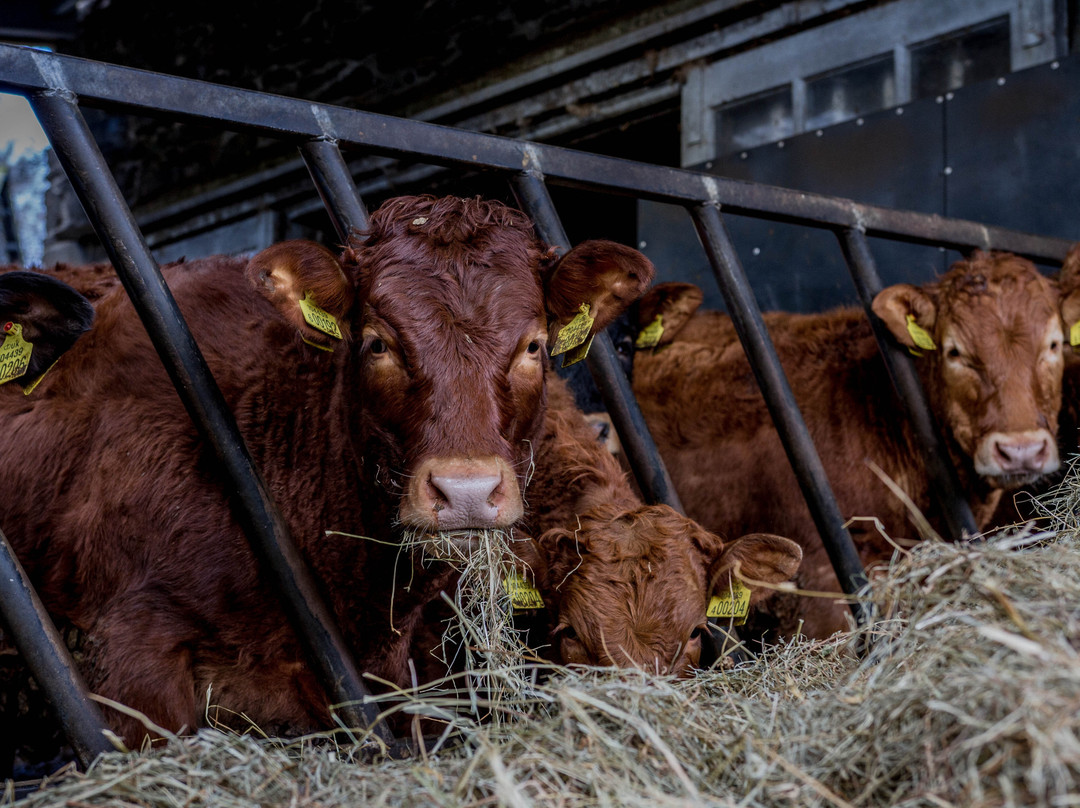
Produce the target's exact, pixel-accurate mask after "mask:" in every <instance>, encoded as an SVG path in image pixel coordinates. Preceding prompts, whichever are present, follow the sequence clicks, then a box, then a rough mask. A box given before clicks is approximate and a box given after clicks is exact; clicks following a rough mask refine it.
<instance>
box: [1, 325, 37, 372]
mask: <svg viewBox="0 0 1080 808" xmlns="http://www.w3.org/2000/svg"><path fill="white" fill-rule="evenodd" d="M33 350H34V346H33V345H32V344H31V343H29V342H27V341H26V340H24V339H23V335H22V326H21V325H19V324H18V323H5V325H4V342H3V344H0V384H5V383H6V382H10V381H11V380H12V379H17V378H19V377H20V376H22V375H23V374H24V373H26V369H27V368H28V367H30V354H31V353H33Z"/></svg>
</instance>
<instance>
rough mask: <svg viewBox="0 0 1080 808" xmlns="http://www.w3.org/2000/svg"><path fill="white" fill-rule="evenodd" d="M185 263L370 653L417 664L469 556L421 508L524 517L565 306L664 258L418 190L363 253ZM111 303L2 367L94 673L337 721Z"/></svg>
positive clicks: (296, 518) (197, 716) (314, 556)
mask: <svg viewBox="0 0 1080 808" xmlns="http://www.w3.org/2000/svg"><path fill="white" fill-rule="evenodd" d="M164 273H165V276H166V279H167V281H168V283H169V286H170V289H171V291H172V294H173V295H174V297H175V298H176V300H177V302H178V303H179V305H180V308H181V310H182V311H183V313H184V316H185V318H186V319H187V320H188V322H189V324H190V325H191V328H192V331H193V333H194V335H195V337H196V339H197V341H198V343H199V345H200V347H201V349H202V352H203V354H204V355H205V357H206V359H207V362H208V364H209V366H210V367H211V369H212V370H213V372H214V374H215V377H216V378H217V380H218V383H219V385H220V387H221V389H222V391H223V393H224V395H225V398H226V400H227V401H228V403H229V405H230V407H231V408H232V410H233V412H234V413H235V415H236V419H237V422H238V424H239V426H240V429H241V432H242V433H243V434H244V437H245V440H246V441H247V444H248V446H249V448H250V450H251V453H252V455H253V457H254V460H255V463H256V465H257V467H258V468H259V469H260V470H261V472H262V474H263V476H264V477H265V478H266V480H267V482H268V484H269V486H270V488H271V490H272V492H273V494H274V497H275V499H276V501H277V503H278V505H279V507H280V508H281V510H282V512H283V514H284V517H285V519H286V521H287V523H288V526H289V528H290V530H291V533H292V535H293V537H294V538H295V540H296V541H297V543H298V545H299V546H300V548H301V551H302V552H303V554H304V555H305V556H306V558H307V560H308V563H309V564H310V565H311V567H312V569H313V571H314V573H315V575H316V577H317V578H318V580H319V582H320V583H321V585H322V587H323V590H324V592H325V595H326V597H327V599H328V601H329V604H330V606H331V608H332V610H333V612H334V614H335V615H336V617H337V619H338V621H339V623H340V624H341V626H342V629H343V632H344V634H345V638H346V641H347V642H348V644H349V646H350V647H351V649H352V650H353V652H354V654H355V656H356V658H357V661H358V663H359V664H360V666H361V668H362V669H364V670H366V671H369V672H371V673H372V674H374V675H376V676H378V677H381V678H384V679H388V680H390V681H392V682H399V683H404V682H405V679H406V658H407V655H408V653H409V646H410V640H411V635H412V633H413V630H414V628H415V625H416V622H417V620H418V619H419V615H420V610H421V608H422V607H423V605H424V604H425V603H427V602H428V601H430V600H431V599H432V598H433V597H435V596H436V593H437V592H438V591H439V590H440V589H441V588H443V587H445V586H447V585H448V584H449V583H452V581H453V575H454V573H452V571H450V570H449V569H448V568H446V567H444V566H441V565H431V566H429V567H425V566H424V565H422V564H421V563H420V562H419V559H418V558H411V557H408V556H405V557H402V558H400V559H399V558H398V555H399V550H398V547H397V543H398V542H399V541H400V537H401V531H402V527H403V526H404V527H407V528H411V529H417V530H422V531H434V530H458V529H467V528H491V527H506V526H510V525H513V524H515V523H516V522H518V521H519V520H520V518H521V515H522V512H523V508H522V494H521V492H522V487H523V482H524V475H525V473H526V470H527V468H528V465H529V462H530V457H531V452H532V447H533V446H535V445H536V443H537V438H538V437H539V435H540V432H541V430H542V427H543V416H544V402H545V373H546V366H547V361H546V358H545V351H544V344H545V342H546V340H547V336H548V323H549V320H550V321H551V322H552V323H553V324H554V325H553V328H554V329H556V330H557V329H558V328H559V324H565V323H566V322H567V321H568V320H569V319H570V318H571V317H572V316H573V315H574V313H575V312H576V311H577V309H578V308H579V307H580V306H581V305H582V304H590V305H591V308H592V313H593V314H594V315H595V318H596V321H595V323H594V325H593V326H592V330H593V331H595V330H597V329H599V328H601V327H603V326H604V325H605V324H606V323H607V322H609V321H610V320H611V318H612V317H614V316H615V315H617V314H618V312H619V311H620V310H621V309H622V307H624V306H625V305H626V304H627V303H629V302H630V301H632V300H633V299H634V298H635V297H637V296H638V295H639V294H640V292H641V291H642V290H643V289H644V287H645V286H646V285H647V284H648V282H649V280H650V279H651V275H652V267H651V265H650V264H649V263H648V261H647V260H646V259H645V258H644V257H643V256H641V255H640V254H639V253H637V252H636V251H634V250H630V249H629V248H626V247H622V246H620V245H617V244H612V243H609V242H589V243H586V244H584V245H581V246H580V247H578V248H576V249H575V250H572V251H571V252H569V253H568V254H567V255H566V256H565V257H563V258H562V259H561V260H559V261H555V260H554V259H553V256H552V254H551V253H549V252H547V251H545V250H544V248H543V247H542V246H541V245H540V244H539V243H537V242H536V240H535V237H534V236H533V233H532V227H531V224H530V223H529V221H528V219H526V217H525V216H523V215H522V214H520V213H518V212H517V211H513V210H511V209H509V208H506V207H505V206H502V205H500V204H498V203H491V202H483V201H480V200H462V199H455V198H445V199H434V198H430V197H419V198H404V199H398V200H392V201H391V202H388V203H387V204H386V205H384V206H383V207H382V208H380V210H379V211H377V212H376V213H375V214H374V215H373V216H372V220H371V232H370V234H369V237H368V238H367V240H366V241H364V242H363V243H356V244H353V245H351V246H350V247H349V248H348V249H346V250H345V252H344V255H343V256H342V257H341V258H340V259H339V258H337V257H336V256H334V255H333V254H332V253H330V252H329V251H327V250H326V249H325V248H322V247H320V246H318V245H315V244H311V243H308V242H288V243H286V244H281V245H276V246H274V247H271V248H269V249H267V250H265V251H263V252H262V253H260V254H258V255H257V256H255V257H254V258H252V259H251V260H250V261H245V260H242V259H236V258H226V257H215V258H208V259H204V260H195V261H190V262H188V263H186V264H184V265H182V266H176V267H170V268H166V269H165V270H164ZM59 274H60V275H61V276H62V274H63V273H62V272H60V273H59ZM302 300H306V301H307V302H306V304H305V305H306V306H307V307H308V309H309V311H308V314H307V316H305V312H304V311H303V307H302V305H301V301H302ZM311 304H314V305H315V306H316V308H314V309H312V308H311ZM96 308H97V320H96V322H95V324H94V326H93V328H92V329H91V330H90V331H89V332H88V333H87V334H86V335H85V336H83V338H82V339H80V340H79V341H78V342H77V343H75V345H74V346H73V347H72V348H71V349H70V350H69V351H68V352H67V353H66V354H64V355H63V356H62V357H61V359H60V361H59V363H58V364H57V365H56V366H55V367H54V368H53V369H52V370H51V371H49V372H48V373H46V374H45V376H44V379H43V380H42V382H41V384H40V386H39V387H38V388H37V389H36V390H34V391H33V393H32V394H30V395H24V394H23V391H22V390H20V389H19V387H18V386H17V384H15V383H11V384H7V385H3V386H0V434H2V435H3V439H2V440H0V486H2V488H3V490H4V491H6V492H8V494H7V495H6V496H5V497H4V498H3V501H2V502H0V525H2V526H3V528H4V530H5V531H6V532H7V534H8V536H9V538H10V540H11V542H12V544H13V545H14V547H15V550H16V552H17V554H18V555H19V557H20V559H21V560H22V561H23V564H24V565H25V566H26V568H27V570H28V572H29V573H30V575H31V577H32V578H33V580H34V582H35V584H36V585H37V587H38V589H39V592H40V593H41V596H42V598H43V600H44V601H45V603H46V604H47V606H48V607H49V609H50V610H51V611H52V612H53V613H54V614H55V615H57V616H58V617H60V618H63V619H65V620H67V621H70V622H71V623H72V624H74V625H75V626H77V627H79V628H81V629H83V630H84V631H86V632H87V634H88V635H89V637H90V639H91V645H90V648H89V649H88V651H87V668H88V670H87V674H88V679H89V683H90V686H91V688H92V689H94V690H95V691H96V692H99V693H101V694H103V695H105V696H108V697H109V698H112V699H115V700H117V701H120V702H123V703H126V704H129V705H131V706H133V707H135V708H137V709H139V710H141V711H143V712H145V713H146V714H147V715H148V716H149V717H150V718H151V719H152V720H153V721H155V722H156V723H157V724H159V725H160V726H162V727H165V728H166V729H170V730H179V729H180V728H181V727H183V726H188V727H192V726H195V725H197V724H199V723H201V721H202V717H203V702H204V700H205V699H206V696H207V690H208V688H209V687H212V695H211V698H212V700H213V701H214V702H215V703H217V704H219V705H221V706H222V707H224V708H226V710H235V711H242V712H243V713H245V714H246V715H247V716H248V717H250V719H251V720H253V721H255V722H256V723H257V724H259V725H260V726H262V727H263V728H264V729H266V730H267V731H269V732H296V731H306V730H309V729H313V728H316V727H324V726H326V725H327V723H328V712H327V706H326V697H325V695H324V694H323V692H322V691H321V688H320V687H319V686H318V685H317V683H316V681H315V680H314V678H313V674H312V673H311V671H310V670H309V669H308V667H307V665H306V664H305V661H304V659H303V657H302V655H301V653H300V649H299V645H298V642H297V640H296V638H295V636H294V635H293V632H292V630H291V628H290V627H289V625H288V622H287V620H286V619H285V616H284V614H283V612H282V610H281V608H280V606H279V604H278V602H277V600H276V598H275V596H274V593H273V592H272V591H271V590H270V588H269V587H268V586H267V585H266V584H265V583H264V582H263V580H262V578H261V577H260V575H259V572H258V569H257V565H256V562H255V559H254V557H253V555H252V553H251V551H250V549H249V547H248V544H247V541H246V539H245V538H244V536H243V534H242V533H241V531H240V529H239V527H238V525H237V522H236V520H235V519H234V518H233V515H232V513H231V511H230V509H229V505H228V499H227V492H223V490H222V483H223V479H222V476H221V473H220V471H219V470H218V469H217V468H216V467H215V464H214V462H213V460H212V459H211V456H210V454H209V453H208V452H207V450H206V449H205V447H204V446H203V445H202V442H201V441H200V440H199V438H198V436H197V435H196V434H195V433H194V430H193V428H192V426H191V424H190V421H189V419H188V418H187V416H186V414H185V413H184V411H183V408H182V406H181V404H180V401H179V398H178V397H177V395H176V393H175V391H174V389H173V387H172V384H171V383H170V381H169V379H168V377H167V376H166V374H165V372H164V370H163V368H162V366H161V364H160V362H159V360H158V359H157V357H156V355H155V354H154V352H153V350H152V348H151V346H150V343H149V340H148V338H147V336H146V334H145V331H144V329H143V328H142V326H141V325H140V323H139V321H138V318H137V317H136V316H135V312H134V311H133V309H132V306H131V304H130V302H129V301H128V299H127V297H126V295H125V294H123V292H122V291H121V290H120V289H114V290H112V291H111V292H106V293H105V294H104V295H103V296H102V297H101V299H100V300H99V301H98V303H97V307H96ZM312 322H314V323H317V324H318V327H316V326H315V325H312V324H310V323H312ZM335 329H336V330H337V332H338V335H337V336H332V335H331V334H330V333H328V332H332V331H335ZM324 349H333V350H332V351H331V350H324ZM27 381H29V379H28V377H23V378H22V379H20V380H19V382H27ZM13 492H18V493H17V495H15V494H13ZM328 529H337V530H342V531H347V532H348V533H351V534H356V535H364V536H367V537H368V538H369V539H370V540H368V539H362V538H349V537H346V536H334V537H333V538H332V539H331V538H327V537H326V536H325V531H326V530H328ZM395 571H396V574H395ZM110 720H111V721H112V723H113V724H114V725H115V727H116V728H117V730H118V731H119V732H121V733H123V734H125V735H127V736H128V740H129V743H130V742H132V741H137V740H138V738H139V737H140V736H141V735H142V733H143V730H142V728H141V726H140V725H138V724H137V723H136V722H133V721H131V720H129V719H126V718H124V717H121V716H117V715H115V714H111V715H110Z"/></svg>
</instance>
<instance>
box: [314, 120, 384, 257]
mask: <svg viewBox="0 0 1080 808" xmlns="http://www.w3.org/2000/svg"><path fill="white" fill-rule="evenodd" d="M300 154H301V155H303V157H304V162H305V163H306V164H307V167H308V171H310V172H311V179H312V180H314V182H315V187H316V188H318V189H319V197H320V198H321V199H322V201H323V205H324V206H325V207H326V211H327V213H329V214H330V218H331V219H332V220H333V222H334V229H335V230H337V234H338V238H340V239H341V242H342V244H348V243H349V241H350V239H351V238H356V236H357V234H359V233H361V232H363V231H364V230H366V229H367V226H368V212H367V208H366V207H364V202H363V200H361V199H360V195H359V194H358V193H357V192H356V185H355V183H353V178H352V175H351V174H350V173H349V167H348V166H347V165H345V158H344V157H342V156H341V150H340V149H338V147H337V145H336V144H335V143H332V142H330V141H328V140H311V141H308V142H307V143H305V144H303V145H302V146H301V147H300Z"/></svg>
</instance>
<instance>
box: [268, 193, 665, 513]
mask: <svg viewBox="0 0 1080 808" xmlns="http://www.w3.org/2000/svg"><path fill="white" fill-rule="evenodd" d="M313 247H314V245H310V244H307V243H300V244H297V243H295V242H293V243H287V244H284V245H277V247H275V248H271V249H270V250H268V251H266V252H264V253H261V254H260V255H259V256H256V258H255V259H253V261H252V265H251V266H250V267H249V270H248V271H249V276H251V277H252V279H253V280H254V281H255V283H256V285H257V286H258V285H260V284H261V285H262V286H263V287H264V288H265V289H266V290H267V293H268V297H271V299H272V300H273V299H274V296H275V295H278V294H279V293H282V292H284V293H285V294H286V297H287V298H288V300H290V301H291V300H299V299H300V298H301V297H304V296H305V295H307V294H308V293H311V297H312V298H313V299H314V300H316V301H317V302H318V304H319V306H320V307H321V308H322V309H324V310H326V311H328V312H331V313H333V314H334V315H335V316H336V317H337V318H338V319H339V320H340V321H341V323H342V328H343V331H344V332H345V333H343V337H344V339H343V340H341V342H342V343H348V349H347V350H349V351H350V367H351V372H350V377H351V378H355V380H356V382H355V384H356V387H355V391H354V392H353V393H352V396H353V398H354V400H355V403H356V408H357V412H358V413H359V417H360V418H361V419H362V424H361V427H360V428H361V430H362V432H363V434H364V436H365V439H366V440H367V441H368V442H369V447H368V449H367V450H365V459H366V460H367V461H368V462H369V463H374V464H377V465H378V469H377V474H378V475H379V477H378V479H377V481H376V482H377V484H378V485H379V486H381V487H382V489H383V490H387V491H391V492H393V494H394V495H395V496H398V497H399V498H400V500H399V505H398V508H397V517H398V519H399V520H400V522H401V523H402V524H403V525H404V526H406V527H409V528H416V529H419V530H422V531H430V530H461V529H469V528H503V527H507V526H510V525H512V524H514V523H515V522H516V521H518V520H519V519H520V518H521V516H522V511H523V508H522V494H521V491H522V488H523V485H524V481H525V478H526V475H527V472H528V468H529V464H530V460H531V455H532V448H533V443H534V441H535V440H536V438H537V437H538V433H539V430H540V426H541V422H542V419H543V411H544V403H545V385H544V375H545V371H546V368H547V364H548V360H547V353H546V350H545V346H546V344H547V342H548V338H549V328H550V329H551V331H552V333H557V332H558V331H559V330H560V329H561V327H562V326H563V325H565V324H567V323H568V322H569V321H570V320H571V318H572V317H573V316H574V314H575V313H576V312H577V311H578V310H579V309H580V308H581V307H582V306H583V305H584V306H585V307H586V308H587V309H588V310H589V311H590V313H591V314H592V316H593V317H594V319H595V322H594V323H593V325H592V328H591V330H590V332H589V333H595V332H596V331H597V330H599V329H601V328H603V327H604V326H605V325H606V324H607V323H608V322H610V321H611V320H612V319H613V318H614V317H616V316H617V315H618V314H619V313H620V312H621V311H622V310H623V309H624V308H625V307H626V306H627V305H629V304H630V303H632V302H633V300H635V299H636V298H637V297H638V296H639V295H640V294H641V293H642V292H643V291H644V289H645V288H646V287H647V286H648V283H649V281H650V280H651V278H652V275H653V269H652V265H651V264H650V263H649V262H648V260H647V259H646V258H645V257H644V256H642V255H641V254H640V253H638V252H637V251H635V250H631V249H629V248H627V247H623V246H621V245H618V244H614V243H611V242H587V243H586V244H583V245H581V246H580V247H578V248H575V249H574V250H572V251H570V252H569V253H567V254H566V255H565V256H564V257H563V258H562V259H559V260H556V258H555V255H554V254H553V253H552V252H550V251H545V250H543V248H542V247H541V245H540V244H539V243H538V242H537V241H536V240H535V238H534V236H533V233H532V225H531V223H530V222H529V220H528V219H527V218H526V217H525V216H524V215H522V214H521V213H519V212H517V211H514V210H512V209H510V208H507V207H505V206H503V205H501V204H498V203H493V202H484V201H480V200H466V199H458V198H452V197H448V198H443V199H435V198H433V197H406V198H401V199H395V200H391V201H390V202H388V203H387V204H385V205H384V206H383V207H382V208H380V209H379V210H378V211H376V212H375V214H374V215H373V216H372V219H371V229H370V232H369V235H368V237H367V239H366V240H365V241H363V242H362V243H356V244H354V245H353V246H352V247H351V248H350V249H348V250H346V252H345V255H344V257H343V262H342V263H341V264H339V263H338V262H337V261H336V260H335V261H334V263H333V265H332V266H331V265H329V264H328V263H326V262H327V258H328V257H329V258H331V259H332V258H333V256H331V255H330V254H329V253H328V252H326V251H325V250H322V249H321V248H315V249H317V250H318V251H319V252H320V254H321V256H322V257H321V258H320V263H321V264H322V268H321V269H319V270H318V271H317V272H313V271H312V270H311V269H310V268H308V267H303V268H298V267H297V266H296V265H295V262H292V258H293V256H294V255H296V254H297V253H298V252H305V251H307V252H310V251H312V248H313ZM274 251H276V252H274ZM285 266H289V267H290V268H289V269H287V270H285V269H282V267H285ZM279 275H280V276H281V278H280V279H276V278H277V276H279ZM318 280H325V281H326V284H325V288H321V287H320V286H319V284H318V283H317V281H318ZM281 308H282V305H281V304H280V303H279V309H281ZM292 321H293V322H294V323H295V324H296V326H297V329H298V330H299V331H300V332H301V334H302V335H303V336H304V337H305V339H307V340H309V341H312V342H317V343H321V344H323V345H324V346H327V347H334V345H333V343H334V340H333V338H330V337H327V336H326V335H325V334H322V333H320V332H318V331H317V330H314V329H311V328H310V326H308V325H307V324H306V323H304V321H303V319H302V318H299V317H297V316H295V315H293V316H292ZM373 441H374V443H375V444H377V445H375V447H374V449H372V448H371V446H370V444H371V442H373Z"/></svg>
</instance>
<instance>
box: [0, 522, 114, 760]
mask: <svg viewBox="0 0 1080 808" xmlns="http://www.w3.org/2000/svg"><path fill="white" fill-rule="evenodd" d="M0 615H2V616H3V618H4V624H5V625H6V626H7V628H8V630H9V631H10V632H11V639H12V640H13V641H14V643H15V648H16V649H18V651H19V654H20V656H22V658H23V659H24V660H25V661H26V665H27V667H28V668H29V669H30V673H31V674H33V676H34V679H35V680H36V681H37V683H38V685H39V686H40V687H41V689H42V691H43V692H44V693H45V696H46V697H47V698H48V700H49V704H50V705H51V706H52V708H53V711H54V712H55V713H56V717H57V719H58V720H59V721H60V726H61V727H63V729H64V733H65V734H66V735H67V738H68V741H69V742H70V743H71V748H72V749H73V750H74V751H75V756H76V757H77V758H78V760H79V765H80V766H82V768H83V769H84V770H85V769H86V768H87V767H88V766H89V765H90V764H91V763H92V762H93V761H94V759H95V758H96V757H97V756H98V755H102V754H104V753H105V752H112V751H115V750H114V749H113V747H112V745H111V744H110V743H109V742H108V739H107V738H106V737H105V734H104V733H105V730H106V724H105V719H104V717H103V716H102V715H101V710H100V709H99V708H98V706H97V705H96V704H94V702H92V701H90V699H89V698H88V697H87V689H86V682H84V681H83V678H82V676H81V675H80V674H79V670H78V668H76V667H75V660H73V659H72V658H71V654H70V653H68V649H67V646H66V645H65V644H64V640H63V638H61V636H60V633H59V632H58V631H57V630H56V626H54V625H53V622H52V619H51V618H50V617H49V613H48V612H47V611H45V606H44V605H43V604H42V602H41V598H39V597H38V595H37V592H35V591H34V587H33V586H32V585H31V583H30V579H29V578H28V577H27V575H26V572H25V570H23V568H22V565H21V564H20V563H19V560H18V559H17V558H16V557H15V553H14V552H13V551H12V549H11V545H10V544H9V543H8V540H7V538H6V537H5V536H4V534H3V533H0Z"/></svg>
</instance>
